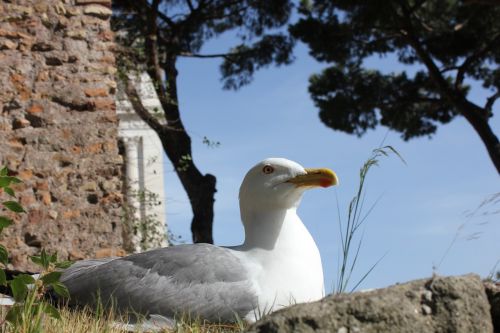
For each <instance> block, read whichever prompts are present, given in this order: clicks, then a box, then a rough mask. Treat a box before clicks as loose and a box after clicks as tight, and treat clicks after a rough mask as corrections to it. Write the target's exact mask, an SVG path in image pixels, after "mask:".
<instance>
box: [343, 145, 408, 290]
mask: <svg viewBox="0 0 500 333" xmlns="http://www.w3.org/2000/svg"><path fill="white" fill-rule="evenodd" d="M389 153H393V154H395V155H396V156H398V157H399V158H400V159H401V161H402V162H403V163H406V162H405V161H404V159H403V158H402V157H401V155H400V154H399V153H398V152H397V151H396V150H395V149H394V148H393V147H391V146H385V147H381V148H377V149H374V150H373V152H372V155H371V156H370V158H369V159H368V160H366V162H365V163H364V164H363V166H362V167H361V169H360V170H359V183H358V188H357V190H356V193H355V195H354V197H353V198H352V199H351V201H350V203H349V206H348V208H347V221H345V222H343V221H342V218H341V213H340V207H339V203H338V200H337V211H338V220H339V232H340V240H341V258H340V260H339V269H338V277H337V282H336V284H335V287H334V293H343V292H346V291H348V290H349V289H350V291H351V292H352V291H354V290H356V288H358V287H359V285H360V284H361V283H362V282H363V281H364V280H365V279H366V277H367V276H368V275H369V274H370V273H371V272H372V271H373V269H374V268H375V267H376V266H377V264H378V263H379V262H380V261H381V260H382V259H383V257H384V256H382V257H380V259H378V260H377V261H376V262H375V263H374V264H373V265H372V266H371V267H370V268H369V269H368V270H367V271H366V272H365V273H364V274H363V275H362V277H361V278H360V279H359V280H358V281H357V282H356V283H354V286H353V287H350V288H349V284H350V283H351V278H352V274H353V272H354V269H355V267H356V265H357V262H358V258H359V255H360V250H361V245H362V243H363V234H361V235H360V236H358V234H359V231H360V227H361V226H362V225H363V223H364V222H365V221H366V219H367V217H368V215H369V214H370V212H371V211H372V210H373V208H374V207H375V205H376V204H377V202H378V199H377V200H376V201H375V202H374V203H373V204H372V205H371V206H370V208H368V210H367V211H366V212H365V211H364V203H365V182H366V179H367V175H368V172H369V171H370V169H371V168H373V167H374V166H378V165H379V161H380V158H381V157H387V156H389Z"/></svg>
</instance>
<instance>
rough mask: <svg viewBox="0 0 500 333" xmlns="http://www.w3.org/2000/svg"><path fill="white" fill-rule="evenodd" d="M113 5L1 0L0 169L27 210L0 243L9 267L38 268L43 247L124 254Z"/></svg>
mask: <svg viewBox="0 0 500 333" xmlns="http://www.w3.org/2000/svg"><path fill="white" fill-rule="evenodd" d="M110 6H111V0H76V1H74V0H72V1H67V0H64V1H61V0H44V1H40V0H16V1H6V0H0V13H1V15H0V16H1V17H2V19H1V20H0V60H1V65H0V87H2V89H1V90H0V142H1V143H2V144H0V166H3V165H6V166H7V167H8V169H9V173H10V174H11V175H13V176H18V177H20V178H22V179H23V184H19V185H17V186H16V188H15V190H16V192H17V195H18V198H19V199H20V200H21V201H22V203H23V204H24V205H25V209H26V210H27V213H26V214H21V215H17V216H13V218H14V220H15V224H14V225H13V226H10V227H9V228H5V229H4V231H3V232H2V234H1V235H0V243H1V244H3V245H5V246H6V247H7V248H8V250H9V254H10V261H11V263H12V265H11V266H13V267H10V268H16V269H19V270H33V269H34V268H35V267H33V266H30V264H29V260H28V256H29V255H34V254H36V253H39V252H40V250H41V248H45V249H46V250H48V251H50V252H53V251H57V252H58V254H59V257H60V258H61V259H83V258H89V257H94V256H95V255H96V253H105V252H106V251H107V252H109V253H116V254H123V249H122V245H123V241H122V228H121V218H120V217H121V215H122V210H121V196H119V195H113V197H112V199H110V193H120V191H121V189H122V185H123V184H122V180H121V179H122V177H121V164H122V160H121V156H120V155H119V153H118V145H117V134H118V122H117V117H116V114H115V105H114V91H115V89H110V88H109V87H111V86H112V85H113V84H115V83H114V75H113V74H114V72H115V71H116V69H115V63H114V55H113V49H114V48H115V45H114V42H113V38H112V36H113V33H112V31H111V29H110V26H109V14H110V9H109V8H110ZM113 70H114V71H113ZM102 183H106V184H107V186H106V189H103V188H102V187H101V186H99V184H102ZM2 199H4V198H3V196H2V198H1V199H0V200H2ZM107 252H106V253H107Z"/></svg>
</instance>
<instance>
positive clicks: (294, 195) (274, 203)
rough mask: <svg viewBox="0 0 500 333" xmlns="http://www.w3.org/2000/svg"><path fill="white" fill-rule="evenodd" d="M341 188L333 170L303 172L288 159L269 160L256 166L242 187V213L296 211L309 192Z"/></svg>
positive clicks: (307, 170) (301, 168) (302, 169)
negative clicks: (332, 187)
mask: <svg viewBox="0 0 500 333" xmlns="http://www.w3.org/2000/svg"><path fill="white" fill-rule="evenodd" d="M336 184H338V178H337V175H336V174H335V173H334V172H333V171H332V170H330V169H304V168H303V167H302V166H301V165H300V164H298V163H296V162H293V161H290V160H287V159H285V158H268V159H265V160H264V161H262V162H260V163H258V164H257V165H255V166H254V167H253V168H252V169H250V171H248V173H247V174H246V176H245V178H244V179H243V183H242V184H241V187H240V207H241V209H242V210H259V211H266V210H286V209H289V208H292V207H297V206H298V205H299V203H300V199H301V198H302V194H303V193H304V191H305V190H306V189H308V188H314V187H328V186H332V185H336Z"/></svg>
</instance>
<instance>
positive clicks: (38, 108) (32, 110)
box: [26, 104, 43, 113]
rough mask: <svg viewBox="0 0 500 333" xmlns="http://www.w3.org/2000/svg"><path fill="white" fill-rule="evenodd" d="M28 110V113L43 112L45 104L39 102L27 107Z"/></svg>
mask: <svg viewBox="0 0 500 333" xmlns="http://www.w3.org/2000/svg"><path fill="white" fill-rule="evenodd" d="M26 112H28V113H40V112H43V106H41V105H39V104H33V105H31V106H30V107H28V108H27V109H26Z"/></svg>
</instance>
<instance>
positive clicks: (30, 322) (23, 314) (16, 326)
mask: <svg viewBox="0 0 500 333" xmlns="http://www.w3.org/2000/svg"><path fill="white" fill-rule="evenodd" d="M17 183H21V180H20V179H18V178H16V177H12V176H9V175H8V170H7V168H6V167H4V168H2V169H1V170H0V189H1V190H2V191H3V192H5V193H7V194H8V195H9V196H10V197H12V198H11V199H15V192H14V190H13V188H12V187H11V184H17ZM2 205H3V206H4V207H5V209H7V210H8V211H11V212H13V213H15V214H20V213H24V212H25V210H24V208H23V207H22V206H21V205H20V204H19V202H17V201H16V200H7V201H3V202H2ZM12 223H13V221H12V219H11V218H9V217H8V216H5V215H1V216H0V232H1V231H2V230H3V228H5V227H8V226H10V225H11V224H12ZM31 260H32V261H33V263H35V264H36V265H38V266H40V267H41V269H42V273H40V275H39V276H38V278H35V277H33V276H31V275H29V274H18V275H15V276H14V277H13V278H12V279H10V280H8V279H7V275H6V274H5V270H4V269H5V268H6V267H7V264H8V251H7V249H6V248H5V246H3V245H0V262H1V264H2V265H3V268H0V284H1V285H3V286H9V287H10V289H11V291H12V295H13V297H14V301H15V304H14V305H13V306H12V307H11V308H10V309H9V311H8V312H7V314H6V316H5V319H4V321H3V322H5V321H7V322H8V323H9V325H11V326H12V328H13V330H14V331H15V332H27V333H28V332H41V327H42V320H43V317H44V316H43V315H44V314H45V315H49V316H50V317H52V318H55V319H59V318H60V314H59V311H58V310H57V309H56V308H55V307H54V306H52V305H51V304H49V303H47V302H45V301H44V299H43V298H44V295H45V293H46V292H47V290H48V289H49V288H51V289H53V290H54V292H56V293H57V294H58V295H60V296H62V297H69V292H68V289H67V288H66V286H64V285H63V284H62V283H61V282H60V281H59V278H60V276H61V274H62V273H61V272H59V271H56V270H57V269H61V268H67V267H69V266H70V265H71V262H69V261H58V259H57V254H53V255H48V254H47V253H46V252H45V250H44V249H42V252H41V254H40V256H32V257H31ZM3 322H2V323H3Z"/></svg>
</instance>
